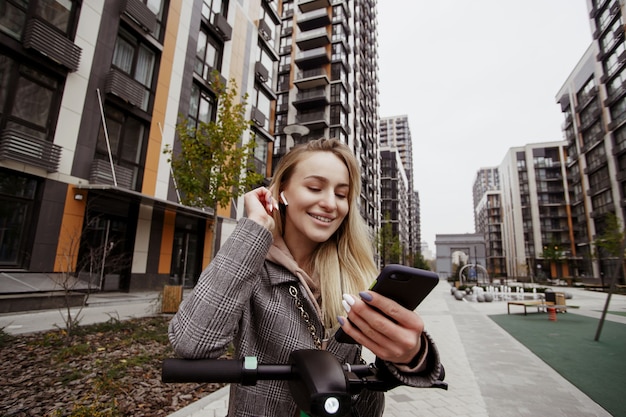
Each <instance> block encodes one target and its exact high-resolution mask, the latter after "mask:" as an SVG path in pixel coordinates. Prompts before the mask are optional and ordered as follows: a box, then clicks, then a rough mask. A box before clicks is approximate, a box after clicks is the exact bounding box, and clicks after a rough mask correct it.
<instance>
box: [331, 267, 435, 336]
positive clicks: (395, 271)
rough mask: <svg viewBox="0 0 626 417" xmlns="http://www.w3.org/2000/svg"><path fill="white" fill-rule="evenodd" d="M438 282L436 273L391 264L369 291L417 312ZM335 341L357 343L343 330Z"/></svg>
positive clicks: (338, 332)
mask: <svg viewBox="0 0 626 417" xmlns="http://www.w3.org/2000/svg"><path fill="white" fill-rule="evenodd" d="M438 282H439V276H438V275H437V274H436V273H434V272H431V271H426V270H423V269H418V268H411V267H408V266H405V265H396V264H390V265H386V266H385V267H384V268H383V270H382V271H381V272H380V274H379V275H378V278H376V280H375V281H374V282H373V283H372V285H370V288H369V289H370V290H371V291H374V292H377V293H378V294H381V295H384V296H385V297H387V298H391V299H392V300H394V301H395V302H397V303H398V304H400V305H401V306H403V307H404V308H407V309H409V310H415V309H416V308H417V306H418V305H419V304H420V303H421V302H422V301H423V300H424V299H425V298H426V297H427V296H428V294H430V292H431V291H432V290H433V289H434V288H435V287H436V286H437V283H438ZM335 340H337V341H338V342H339V343H356V342H355V341H354V339H352V337H350V336H348V335H347V334H346V333H344V332H343V330H342V329H341V328H339V330H337V332H335Z"/></svg>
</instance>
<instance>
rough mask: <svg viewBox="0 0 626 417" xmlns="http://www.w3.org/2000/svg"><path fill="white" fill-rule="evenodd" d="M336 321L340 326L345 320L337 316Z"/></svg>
mask: <svg viewBox="0 0 626 417" xmlns="http://www.w3.org/2000/svg"><path fill="white" fill-rule="evenodd" d="M337 321H338V322H339V325H340V326H343V325H344V324H345V323H346V321H345V320H344V319H343V317H341V316H337Z"/></svg>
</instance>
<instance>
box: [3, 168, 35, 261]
mask: <svg viewBox="0 0 626 417" xmlns="http://www.w3.org/2000/svg"><path fill="white" fill-rule="evenodd" d="M36 191H37V181H35V180H34V179H31V178H28V177H23V176H19V175H15V174H14V173H11V172H8V171H3V170H0V230H1V231H2V233H0V266H3V267H13V268H19V267H22V268H24V267H26V266H27V265H25V264H24V262H25V261H26V259H25V254H26V253H28V251H27V250H26V247H25V245H26V244H27V242H26V237H27V236H28V226H29V225H30V224H32V223H33V219H32V211H33V204H34V199H35V193H36Z"/></svg>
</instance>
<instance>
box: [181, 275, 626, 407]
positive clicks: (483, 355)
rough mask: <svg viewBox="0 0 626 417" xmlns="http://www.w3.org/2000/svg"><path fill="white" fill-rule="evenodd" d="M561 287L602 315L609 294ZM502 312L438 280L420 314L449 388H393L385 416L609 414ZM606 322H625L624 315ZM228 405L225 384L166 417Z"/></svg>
mask: <svg viewBox="0 0 626 417" xmlns="http://www.w3.org/2000/svg"><path fill="white" fill-rule="evenodd" d="M564 290H565V291H567V292H570V293H572V294H573V298H572V299H571V300H568V301H567V302H568V304H571V305H576V306H579V307H580V308H579V309H570V310H569V311H572V312H575V314H584V315H587V316H590V317H596V318H599V317H600V315H601V311H602V308H603V307H604V303H605V300H606V294H604V293H594V292H590V291H584V290H580V289H575V288H566V289H564ZM610 310H611V311H624V312H626V297H624V296H622V295H614V296H613V297H612V299H611V308H610ZM506 311H507V308H506V303H505V302H503V301H495V302H492V303H476V302H466V301H457V300H456V299H454V297H452V295H451V294H450V285H449V284H448V283H447V282H445V281H441V282H440V284H439V285H438V286H437V288H436V289H435V290H434V291H433V293H432V294H431V295H430V296H429V297H428V298H427V299H426V300H425V301H424V303H422V305H421V306H420V307H419V308H418V312H419V313H420V314H421V315H422V317H423V318H424V321H425V323H426V329H427V330H428V331H429V332H430V333H431V334H432V335H433V337H434V339H435V341H436V343H437V346H438V348H439V351H440V353H441V356H442V359H443V363H444V365H445V367H446V382H448V384H449V389H448V390H447V391H444V390H440V389H416V388H409V387H398V388H395V389H393V390H391V391H389V392H387V394H386V408H385V414H384V415H385V417H414V416H416V415H419V416H425V417H452V416H454V417H459V416H460V417H462V416H468V417H469V416H471V417H482V416H493V417H495V416H498V417H507V416H511V417H513V416H515V417H519V416H529V417H537V416H567V417H583V416H584V417H591V416H594V417H602V416H610V414H609V413H608V412H606V410H604V409H603V408H602V407H600V406H599V405H598V404H596V403H595V402H594V401H593V400H591V399H590V398H589V397H588V396H587V395H585V394H584V393H583V392H581V391H580V390H579V389H577V388H576V387H575V386H573V385H572V384H570V383H569V382H568V381H567V380H565V379H564V378H563V377H561V376H560V375H559V374H558V373H557V372H556V371H554V370H553V369H552V368H550V367H549V366H548V365H547V364H546V363H545V362H543V361H542V360H541V359H539V358H538V357H537V356H535V355H534V354H533V353H532V352H531V351H530V350H528V349H527V348H526V347H524V346H523V345H521V344H520V343H519V342H517V341H516V340H515V339H514V338H513V337H512V336H510V335H509V334H508V333H507V332H505V331H504V330H502V329H501V328H500V327H499V326H498V325H497V324H495V323H494V322H493V321H492V320H491V319H490V318H489V317H488V316H489V315H491V314H506ZM568 314H569V313H568ZM607 319H609V320H614V321H620V322H623V323H626V317H623V316H617V315H608V316H607ZM546 320H547V316H546ZM367 359H370V360H371V358H366V360H367ZM227 405H228V387H225V388H222V389H221V390H219V391H217V392H214V393H212V394H210V395H208V396H207V397H205V398H203V399H202V400H200V401H197V402H196V403H194V404H191V405H189V406H187V407H185V408H184V409H181V410H179V411H177V412H176V413H174V414H170V416H169V417H219V416H226V411H227Z"/></svg>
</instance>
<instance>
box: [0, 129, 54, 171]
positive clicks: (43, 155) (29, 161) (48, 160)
mask: <svg viewBox="0 0 626 417" xmlns="http://www.w3.org/2000/svg"><path fill="white" fill-rule="evenodd" d="M5 159H8V160H11V161H16V162H21V163H24V164H26V165H30V166H34V167H38V168H43V169H45V170H46V171H47V172H56V171H57V169H58V168H59V161H60V160H61V147H60V146H58V145H55V144H53V143H52V142H48V141H46V140H42V139H40V138H38V137H36V136H33V135H29V134H28V133H24V132H21V131H19V130H17V129H5V130H4V131H3V132H2V135H1V136H0V160H5Z"/></svg>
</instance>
